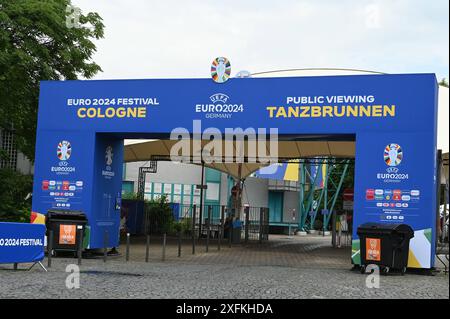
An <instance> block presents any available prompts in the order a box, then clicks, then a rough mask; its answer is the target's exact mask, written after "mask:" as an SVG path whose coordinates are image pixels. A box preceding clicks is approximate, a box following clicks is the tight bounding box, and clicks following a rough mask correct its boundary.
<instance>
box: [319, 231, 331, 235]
mask: <svg viewBox="0 0 450 319" xmlns="http://www.w3.org/2000/svg"><path fill="white" fill-rule="evenodd" d="M319 235H322V236H330V235H331V232H329V231H326V232H325V234H324V232H323V231H319Z"/></svg>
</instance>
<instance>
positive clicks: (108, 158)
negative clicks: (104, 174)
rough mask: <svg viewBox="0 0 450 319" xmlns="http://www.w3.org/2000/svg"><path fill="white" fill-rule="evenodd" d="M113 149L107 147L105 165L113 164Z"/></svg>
mask: <svg viewBox="0 0 450 319" xmlns="http://www.w3.org/2000/svg"><path fill="white" fill-rule="evenodd" d="M113 155H114V154H113V148H112V146H108V147H107V148H106V151H105V161H106V165H108V166H109V165H111V164H112V162H113Z"/></svg>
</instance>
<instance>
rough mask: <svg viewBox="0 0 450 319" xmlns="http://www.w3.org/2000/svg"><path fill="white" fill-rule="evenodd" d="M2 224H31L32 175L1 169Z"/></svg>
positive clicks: (0, 200) (0, 219)
mask: <svg viewBox="0 0 450 319" xmlns="http://www.w3.org/2000/svg"><path fill="white" fill-rule="evenodd" d="M0 181H1V183H0V222H4V221H9V222H29V221H30V212H31V198H30V193H31V188H32V184H33V179H32V176H31V175H22V174H20V173H18V172H15V171H13V170H10V169H0Z"/></svg>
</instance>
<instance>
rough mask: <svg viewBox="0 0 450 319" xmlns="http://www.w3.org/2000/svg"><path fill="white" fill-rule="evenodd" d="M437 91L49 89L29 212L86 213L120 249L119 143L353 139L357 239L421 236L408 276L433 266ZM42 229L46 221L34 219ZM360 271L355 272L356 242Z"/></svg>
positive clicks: (207, 85)
mask: <svg viewBox="0 0 450 319" xmlns="http://www.w3.org/2000/svg"><path fill="white" fill-rule="evenodd" d="M437 88H438V85H437V81H436V78H435V75H434V74H401V75H352V76H326V77H291V78H235V79H231V80H229V81H228V82H226V83H223V84H217V83H214V82H213V81H211V80H210V79H159V80H157V79H155V80H153V79H151V80H105V81H103V80H102V81H61V82H59V81H44V82H42V83H41V91H40V102H39V114H38V129H37V142H36V161H35V175H34V189H33V208H32V209H33V213H34V214H46V212H47V210H48V209H50V208H63V209H76V210H82V211H84V212H86V214H87V216H88V222H89V225H90V227H91V237H90V243H89V244H90V247H91V248H100V247H102V246H103V233H104V231H108V233H109V236H108V238H109V246H111V247H112V246H116V245H117V244H118V228H119V227H118V225H119V215H120V212H119V210H120V196H121V181H122V163H123V139H124V138H134V137H149V136H152V137H155V136H166V137H167V136H168V134H170V132H171V131H172V130H173V129H174V128H175V127H183V128H186V129H187V130H189V131H190V133H195V132H193V128H192V121H193V120H202V127H203V128H207V127H215V128H218V129H219V130H220V131H222V132H224V131H225V129H226V128H237V127H242V128H244V129H245V128H247V127H253V128H266V129H269V128H278V133H279V134H280V135H296V134H318V135H323V134H327V135H333V134H354V135H355V136H356V154H355V160H356V164H355V194H354V198H355V202H354V212H355V216H354V229H355V232H356V228H357V226H358V225H360V224H362V223H364V222H369V221H372V222H382V223H394V222H395V223H399V222H401V223H406V224H408V225H410V226H411V227H413V229H414V230H415V237H414V239H413V240H412V242H411V245H410V246H411V251H410V266H411V267H418V268H431V267H433V266H434V249H435V238H436V169H437V168H436V154H437V150H436V135H437V132H436V127H437V124H436V121H437ZM36 220H41V219H39V218H37V219H36ZM352 257H353V262H355V263H358V262H359V241H358V238H357V236H356V233H355V234H354V241H353V253H352Z"/></svg>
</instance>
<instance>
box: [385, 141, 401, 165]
mask: <svg viewBox="0 0 450 319" xmlns="http://www.w3.org/2000/svg"><path fill="white" fill-rule="evenodd" d="M402 159H403V150H402V148H401V147H400V145H398V144H395V143H391V144H389V145H387V146H386V148H385V149H384V162H385V163H386V164H387V165H388V166H389V167H395V166H398V165H400V163H401V162H402Z"/></svg>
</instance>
